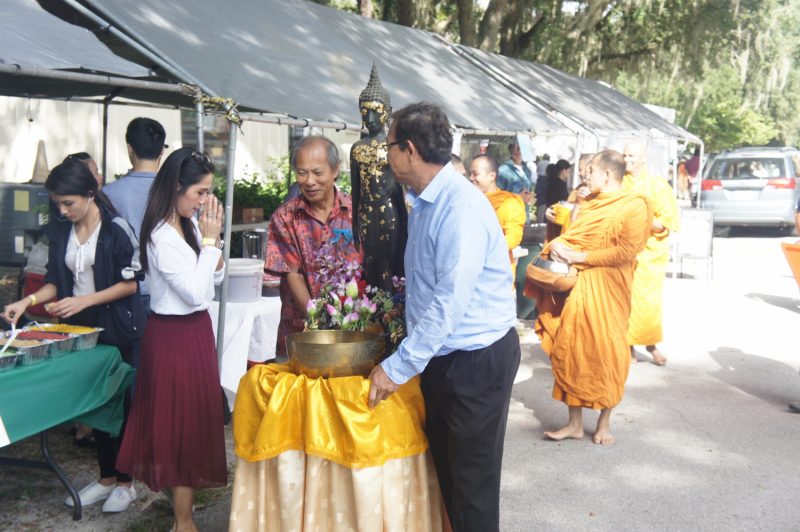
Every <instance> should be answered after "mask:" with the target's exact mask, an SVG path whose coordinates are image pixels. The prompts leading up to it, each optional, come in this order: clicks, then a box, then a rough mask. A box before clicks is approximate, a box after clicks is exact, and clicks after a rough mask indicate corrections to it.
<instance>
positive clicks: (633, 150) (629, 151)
mask: <svg viewBox="0 0 800 532" xmlns="http://www.w3.org/2000/svg"><path fill="white" fill-rule="evenodd" d="M647 148H648V146H647V139H641V138H640V139H633V140H631V141H629V142H628V143H627V144H625V149H624V151H623V156H624V157H625V164H626V165H627V171H628V173H629V174H632V175H634V176H639V175H641V174H643V173H646V172H647Z"/></svg>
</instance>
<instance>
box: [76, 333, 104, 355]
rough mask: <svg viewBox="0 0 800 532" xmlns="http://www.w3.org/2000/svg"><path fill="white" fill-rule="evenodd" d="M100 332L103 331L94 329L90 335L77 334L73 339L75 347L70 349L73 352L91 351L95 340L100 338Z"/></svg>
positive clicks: (95, 343) (95, 342)
mask: <svg viewBox="0 0 800 532" xmlns="http://www.w3.org/2000/svg"><path fill="white" fill-rule="evenodd" d="M102 330H103V329H96V330H95V331H94V332H91V333H86V334H78V335H77V336H76V338H75V346H74V347H73V348H72V349H73V350H74V351H84V350H86V349H93V348H94V347H95V346H96V345H97V340H98V339H99V338H100V332H101V331H102Z"/></svg>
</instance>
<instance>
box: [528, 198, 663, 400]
mask: <svg viewBox="0 0 800 532" xmlns="http://www.w3.org/2000/svg"><path fill="white" fill-rule="evenodd" d="M651 224H652V210H651V209H650V206H649V203H648V201H647V199H646V198H645V197H644V196H642V195H641V194H632V193H626V192H621V191H620V192H608V193H602V194H599V195H598V196H597V197H595V198H593V199H591V200H588V201H586V202H585V203H584V204H583V206H582V209H581V211H580V212H579V213H578V216H577V218H576V219H575V220H574V221H573V222H572V225H571V226H570V228H569V230H567V231H566V232H565V233H564V234H563V235H561V236H560V237H558V238H557V239H556V240H561V241H563V242H564V243H566V244H567V245H568V246H570V247H571V248H572V249H575V250H576V251H582V252H585V253H587V257H586V263H585V264H579V265H575V266H576V267H577V268H578V269H579V270H580V273H579V274H578V280H577V282H576V284H575V287H574V288H573V289H572V290H571V291H570V292H569V293H567V294H564V293H550V292H547V293H545V292H542V291H538V292H539V293H530V294H529V293H526V295H528V296H529V297H530V296H533V297H535V298H536V306H537V308H538V309H539V317H538V318H537V320H536V325H535V330H536V333H537V334H538V335H539V337H540V338H541V340H542V348H543V349H544V350H545V352H546V353H547V354H548V355H549V356H550V362H551V366H552V370H553V378H554V384H553V398H554V399H557V400H559V401H563V402H564V403H566V404H567V405H568V406H581V407H586V408H594V409H604V408H613V407H614V406H616V405H617V404H618V403H619V402H620V401H621V400H622V394H623V390H624V387H625V380H626V379H627V378H628V369H629V366H630V350H629V347H628V342H627V339H626V335H627V331H628V317H629V315H630V309H631V286H632V283H633V270H634V264H635V261H636V255H637V253H639V252H640V251H641V250H642V248H644V245H645V242H646V241H647V235H648V234H649V229H650V225H651ZM551 245H552V243H548V244H547V245H545V247H544V249H543V250H542V254H543V255H545V256H549V252H550V247H551Z"/></svg>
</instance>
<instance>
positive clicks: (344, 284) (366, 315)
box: [306, 240, 406, 353]
mask: <svg viewBox="0 0 800 532" xmlns="http://www.w3.org/2000/svg"><path fill="white" fill-rule="evenodd" d="M314 270H315V272H316V273H315V274H314V275H315V278H316V280H317V283H318V284H319V285H320V286H322V290H321V291H320V294H319V296H318V297H316V298H314V299H311V300H309V302H308V304H307V305H306V312H307V314H308V317H307V318H306V330H328V329H339V330H343V331H373V332H377V333H379V334H382V335H384V337H385V338H386V341H387V347H388V348H389V351H388V352H390V353H391V352H394V351H395V350H396V349H397V346H399V345H400V342H402V341H403V338H405V336H406V327H405V279H404V278H402V277H401V278H398V277H393V278H392V292H391V293H390V292H388V291H386V290H383V289H380V288H376V287H372V286H369V285H367V283H366V281H364V280H362V279H361V266H360V265H359V264H358V263H355V262H352V261H346V260H345V259H343V258H342V255H341V254H339V253H336V241H335V240H332V241H331V242H330V243H328V244H326V245H324V246H323V247H321V248H320V249H319V250H318V251H317V253H316V254H315V256H314Z"/></svg>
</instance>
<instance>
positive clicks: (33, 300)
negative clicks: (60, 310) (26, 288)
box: [28, 294, 39, 307]
mask: <svg viewBox="0 0 800 532" xmlns="http://www.w3.org/2000/svg"><path fill="white" fill-rule="evenodd" d="M28 299H30V300H31V306H32V307H35V306H36V302H37V301H39V300H38V299H37V298H36V296H35V295H34V294H30V295H29V296H28Z"/></svg>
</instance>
